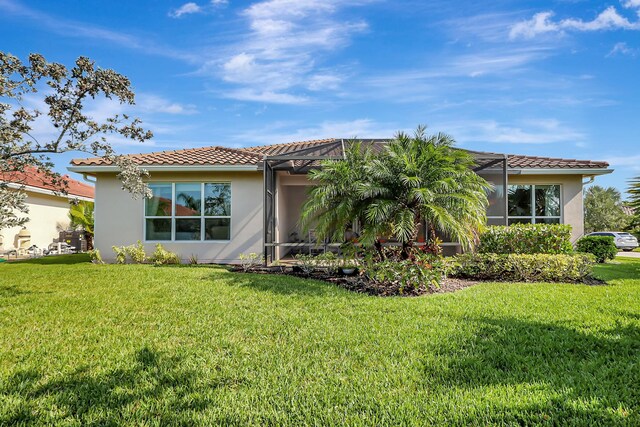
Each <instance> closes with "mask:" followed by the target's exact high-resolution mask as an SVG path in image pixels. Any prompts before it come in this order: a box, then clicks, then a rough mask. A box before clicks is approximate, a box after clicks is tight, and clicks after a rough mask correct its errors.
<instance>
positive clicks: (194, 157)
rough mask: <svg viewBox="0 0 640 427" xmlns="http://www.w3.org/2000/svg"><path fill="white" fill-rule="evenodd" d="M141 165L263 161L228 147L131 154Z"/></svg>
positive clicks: (88, 162)
mask: <svg viewBox="0 0 640 427" xmlns="http://www.w3.org/2000/svg"><path fill="white" fill-rule="evenodd" d="M127 157H129V158H131V159H132V160H133V161H134V162H135V163H136V164H139V165H185V166H186V165H190V166H193V165H255V164H257V163H258V161H260V160H261V159H262V156H261V155H260V154H258V153H252V152H249V151H246V150H240V149H235V148H227V147H217V146H216V147H200V148H186V149H182V150H173V151H156V152H154V153H144V154H130V155H128V156H127ZM110 164H111V162H108V161H106V160H105V159H103V158H101V157H93V158H89V159H73V160H72V161H71V165H73V166H108V165H110Z"/></svg>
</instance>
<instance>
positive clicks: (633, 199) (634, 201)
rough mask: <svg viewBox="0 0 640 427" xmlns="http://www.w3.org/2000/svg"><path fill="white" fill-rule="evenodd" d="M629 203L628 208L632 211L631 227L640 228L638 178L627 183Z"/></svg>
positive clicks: (639, 178)
mask: <svg viewBox="0 0 640 427" xmlns="http://www.w3.org/2000/svg"><path fill="white" fill-rule="evenodd" d="M627 193H629V202H628V206H629V207H630V208H631V209H633V221H632V227H638V226H640V176H637V177H635V178H633V179H631V181H629V189H628V190H627Z"/></svg>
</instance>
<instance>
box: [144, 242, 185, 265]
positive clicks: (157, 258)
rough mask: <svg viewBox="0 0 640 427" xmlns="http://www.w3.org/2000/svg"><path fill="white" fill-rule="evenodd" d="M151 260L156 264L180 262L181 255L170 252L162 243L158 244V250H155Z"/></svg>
mask: <svg viewBox="0 0 640 427" xmlns="http://www.w3.org/2000/svg"><path fill="white" fill-rule="evenodd" d="M149 260H150V261H151V262H153V263H154V264H155V265H166V264H180V257H179V256H178V254H176V253H173V252H169V251H168V250H166V249H165V248H164V246H162V244H160V243H158V244H157V245H156V250H155V251H154V252H153V255H151V257H150V258H149Z"/></svg>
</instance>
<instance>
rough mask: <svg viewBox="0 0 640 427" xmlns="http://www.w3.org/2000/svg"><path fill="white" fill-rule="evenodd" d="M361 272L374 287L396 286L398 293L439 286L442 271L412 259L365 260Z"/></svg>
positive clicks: (442, 276)
mask: <svg viewBox="0 0 640 427" xmlns="http://www.w3.org/2000/svg"><path fill="white" fill-rule="evenodd" d="M362 270H363V271H362V274H363V275H364V276H365V277H366V278H367V279H368V280H369V281H370V282H372V283H373V284H374V285H375V286H376V287H387V288H389V287H397V288H398V292H397V293H398V294H400V295H403V294H407V293H414V292H415V291H420V290H424V289H428V288H439V287H440V283H441V282H442V279H443V278H444V272H443V270H442V269H440V268H436V266H434V265H433V264H430V263H426V262H415V261H412V260H403V261H399V260H385V261H380V262H367V263H365V265H364V266H363V268H362Z"/></svg>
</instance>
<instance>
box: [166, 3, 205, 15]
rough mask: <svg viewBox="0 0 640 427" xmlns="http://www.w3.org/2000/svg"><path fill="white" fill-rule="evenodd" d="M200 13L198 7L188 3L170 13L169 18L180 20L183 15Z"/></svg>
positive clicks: (200, 10) (200, 9)
mask: <svg viewBox="0 0 640 427" xmlns="http://www.w3.org/2000/svg"><path fill="white" fill-rule="evenodd" d="M200 12H202V8H201V7H200V6H198V5H197V4H196V3H193V2H189V3H185V4H183V5H182V6H180V7H179V8H177V9H176V10H174V11H172V12H170V13H169V16H171V17H173V18H180V17H181V16H183V15H191V14H194V13H200Z"/></svg>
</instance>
